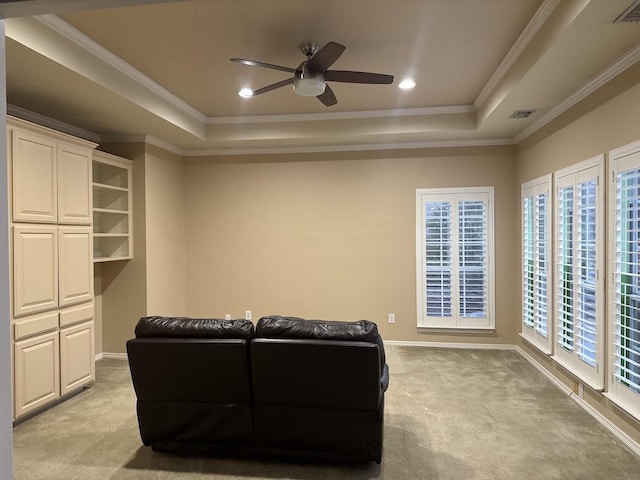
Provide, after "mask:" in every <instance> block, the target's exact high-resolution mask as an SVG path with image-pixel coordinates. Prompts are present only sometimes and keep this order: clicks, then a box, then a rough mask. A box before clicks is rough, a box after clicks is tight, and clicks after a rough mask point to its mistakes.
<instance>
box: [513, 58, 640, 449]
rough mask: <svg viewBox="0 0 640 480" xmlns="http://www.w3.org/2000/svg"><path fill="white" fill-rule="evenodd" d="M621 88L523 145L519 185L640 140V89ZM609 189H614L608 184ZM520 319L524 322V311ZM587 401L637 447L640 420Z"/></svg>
mask: <svg viewBox="0 0 640 480" xmlns="http://www.w3.org/2000/svg"><path fill="white" fill-rule="evenodd" d="M635 73H636V76H635V79H634V82H637V79H638V78H640V77H639V76H637V74H638V73H639V72H638V69H635ZM619 80H623V79H619ZM621 85H622V86H623V87H624V89H623V90H624V91H623V93H621V94H618V95H612V91H611V90H610V88H611V86H609V87H608V89H609V90H608V91H607V92H599V93H598V94H596V95H595V97H594V98H592V99H589V100H588V101H587V102H584V103H583V104H581V105H578V106H576V108H575V109H574V110H572V111H569V112H567V113H566V114H565V116H564V118H559V119H558V120H557V121H556V122H554V123H552V124H550V125H548V126H547V127H545V130H546V132H544V134H540V135H537V136H536V137H535V138H532V139H530V140H529V141H527V142H525V143H524V144H523V145H521V147H520V151H519V152H518V176H517V181H518V184H521V183H522V182H525V181H527V180H531V179H533V178H537V177H539V176H541V175H544V174H547V173H553V172H554V171H555V170H558V169H560V168H563V167H566V166H569V165H571V164H574V163H577V162H579V161H581V160H586V159H587V158H590V157H593V156H595V155H598V154H602V153H608V151H609V150H611V149H613V148H616V147H620V146H622V145H625V144H627V143H630V142H632V141H636V140H640V84H635V86H632V87H630V88H627V87H629V85H628V84H626V85H625V84H621ZM619 91H620V90H618V93H619ZM602 100H604V101H602ZM605 185H608V182H606V183H605ZM608 194H609V192H607V195H608ZM518 225H519V220H518ZM518 228H520V226H518ZM518 238H519V236H518ZM518 255H520V253H518ZM520 308H521V305H519V306H518V309H520ZM518 317H519V318H520V312H519V311H518ZM517 343H518V345H519V346H520V347H522V348H523V349H524V350H525V352H527V353H529V354H530V355H532V356H533V357H534V358H535V359H536V360H537V361H538V362H539V363H541V364H542V365H544V366H545V368H547V369H548V370H549V372H551V373H552V374H553V375H554V376H555V377H556V378H558V379H559V380H560V381H561V382H562V383H564V384H565V385H567V386H568V387H570V388H572V389H574V391H575V389H576V388H577V383H576V382H577V379H576V378H575V377H573V376H572V375H570V374H568V373H567V372H566V371H565V370H564V369H562V368H561V367H559V366H558V365H557V364H555V362H553V361H552V360H551V359H550V358H549V357H548V356H546V355H542V354H540V353H539V352H537V351H536V350H535V349H534V348H532V347H531V346H530V345H529V344H528V343H527V342H525V341H523V340H522V339H521V338H518V342H517ZM585 400H587V401H588V403H589V404H590V405H592V406H593V407H594V408H596V409H597V410H598V411H599V412H600V413H602V414H603V415H604V416H606V417H607V418H609V419H610V420H611V421H612V422H614V423H615V424H616V425H617V426H619V427H620V428H621V429H622V430H623V431H625V432H626V433H627V434H629V435H630V436H631V437H632V438H633V439H634V440H635V441H636V442H640V422H639V421H637V420H635V419H633V418H631V417H630V416H628V415H626V414H625V413H624V412H623V411H622V410H620V409H619V408H617V407H615V406H614V405H613V404H612V403H611V402H609V401H608V400H607V399H606V398H605V397H604V396H603V395H602V394H601V393H599V392H594V391H591V390H590V389H588V388H587V387H585Z"/></svg>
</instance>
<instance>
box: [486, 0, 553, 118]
mask: <svg viewBox="0 0 640 480" xmlns="http://www.w3.org/2000/svg"><path fill="white" fill-rule="evenodd" d="M559 1H560V0H546V1H545V2H544V3H543V4H542V5H541V6H540V8H539V9H538V11H537V12H536V14H535V15H534V16H533V18H532V19H531V21H530V22H529V24H528V25H527V26H526V27H525V29H524V30H523V31H522V34H521V35H520V37H518V40H516V43H514V44H513V46H512V47H511V50H509V53H507V55H506V56H505V57H504V60H502V62H501V63H500V65H499V66H498V68H497V69H496V71H495V72H494V73H493V75H492V76H491V78H490V79H489V81H488V82H487V84H486V85H485V86H484V88H483V89H482V91H481V92H480V94H479V95H478V98H476V101H475V102H473V105H474V106H475V108H476V109H479V108H480V106H481V105H482V104H483V103H484V102H485V100H486V99H487V97H488V96H489V95H490V94H491V92H493V90H494V89H495V88H496V86H497V85H498V83H499V82H500V81H501V80H502V78H503V77H504V76H505V74H506V73H507V72H508V71H509V69H510V68H511V66H512V65H513V64H514V62H515V61H516V60H517V59H518V58H519V57H520V55H522V52H524V49H525V48H527V46H528V45H529V43H531V40H533V38H534V37H535V35H536V33H538V31H539V30H540V28H542V26H543V25H544V23H545V22H546V21H547V19H548V18H549V15H551V12H552V11H553V10H554V9H555V8H556V5H557V4H558V3H559Z"/></svg>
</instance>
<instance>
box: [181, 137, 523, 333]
mask: <svg viewBox="0 0 640 480" xmlns="http://www.w3.org/2000/svg"><path fill="white" fill-rule="evenodd" d="M387 155H388V154H387ZM185 165H186V166H185V185H186V186H187V188H186V191H185V203H186V231H187V234H186V238H187V245H186V252H187V255H186V260H187V289H186V291H187V314H188V315H191V316H214V317H221V316H224V314H225V313H230V314H231V315H232V317H234V318H237V317H243V316H244V312H245V310H251V311H252V312H253V318H254V320H257V319H258V318H259V317H260V316H264V315H268V314H283V315H296V316H302V317H307V318H326V319H341V320H353V319H360V318H367V319H370V320H373V321H375V322H377V323H378V325H379V327H380V330H381V333H382V335H383V336H384V338H385V339H386V340H404V341H453V342H473V343H483V344H484V343H506V344H513V343H514V342H515V333H516V328H517V322H516V321H515V318H516V317H517V312H518V310H517V308H518V304H517V287H514V282H513V278H514V275H515V274H516V272H515V271H514V260H515V258H516V254H517V252H516V248H517V243H516V232H517V228H516V226H515V225H516V215H517V213H518V210H517V204H514V198H515V196H516V195H517V192H518V190H517V189H516V188H515V186H514V185H515V182H514V179H515V156H514V153H513V151H512V149H511V148H506V147H501V148H495V147H492V148H474V149H434V150H423V151H417V152H397V154H396V155H393V156H391V155H389V156H384V155H382V154H380V153H371V154H368V155H367V154H361V153H351V154H349V153H347V154H332V155H327V156H323V155H304V156H302V155H295V156H294V155H287V156H281V157H272V156H259V157H229V158H217V159H216V158H192V159H187V160H186V164H185ZM474 185H478V186H480V185H493V186H494V187H495V204H496V229H495V232H496V236H495V238H496V257H497V258H496V305H497V308H496V327H497V328H496V332H495V333H492V334H477V335H471V334H469V333H467V332H464V333H460V334H442V333H441V334H435V333H429V332H426V331H422V332H419V331H418V329H417V327H416V263H415V258H416V247H415V241H416V228H415V222H416V216H415V193H416V188H425V187H459V186H474ZM388 313H395V315H396V324H394V325H390V324H388V323H387V314H388Z"/></svg>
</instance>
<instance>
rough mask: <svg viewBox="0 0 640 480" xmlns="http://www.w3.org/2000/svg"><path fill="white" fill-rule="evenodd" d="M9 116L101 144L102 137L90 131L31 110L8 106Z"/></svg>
mask: <svg viewBox="0 0 640 480" xmlns="http://www.w3.org/2000/svg"><path fill="white" fill-rule="evenodd" d="M7 114H8V115H12V116H14V117H17V118H21V119H22V120H27V121H29V122H33V123H36V124H38V125H42V126H43V127H48V128H51V129H53V130H56V131H58V132H63V133H67V134H69V135H73V136H74V137H80V138H83V139H85V140H89V141H90V142H93V143H99V142H100V135H99V134H97V133H94V132H90V131H89V130H84V129H82V128H79V127H76V126H74V125H70V124H68V123H65V122H61V121H59V120H56V119H55V118H51V117H47V116H45V115H40V114H39V113H35V112H32V111H31V110H27V109H25V108H22V107H18V106H16V105H7Z"/></svg>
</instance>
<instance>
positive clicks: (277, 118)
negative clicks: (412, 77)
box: [206, 105, 476, 125]
mask: <svg viewBox="0 0 640 480" xmlns="http://www.w3.org/2000/svg"><path fill="white" fill-rule="evenodd" d="M475 111H476V109H475V108H474V107H473V105H453V106H448V107H424V108H401V109H394V110H366V111H359V112H326V113H293V114H283V115H250V116H249V115H247V116H239V117H209V118H208V119H207V122H206V123H207V125H228V124H246V123H297V122H317V121H321V120H351V119H360V118H391V117H392V118H397V117H411V116H420V115H422V116H429V115H452V114H461V113H475Z"/></svg>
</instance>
